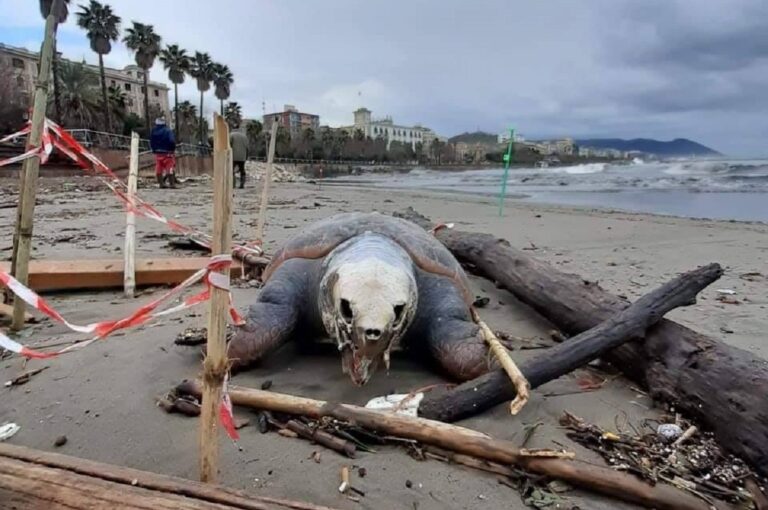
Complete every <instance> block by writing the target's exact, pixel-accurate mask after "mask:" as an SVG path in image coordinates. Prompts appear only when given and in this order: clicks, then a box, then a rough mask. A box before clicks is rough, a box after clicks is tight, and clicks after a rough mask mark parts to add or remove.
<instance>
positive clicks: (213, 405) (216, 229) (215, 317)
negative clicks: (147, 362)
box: [200, 114, 232, 482]
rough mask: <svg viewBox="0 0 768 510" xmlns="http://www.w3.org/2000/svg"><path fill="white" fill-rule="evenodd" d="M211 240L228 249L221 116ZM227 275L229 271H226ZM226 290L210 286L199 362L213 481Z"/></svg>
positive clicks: (220, 250)
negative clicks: (204, 345)
mask: <svg viewBox="0 0 768 510" xmlns="http://www.w3.org/2000/svg"><path fill="white" fill-rule="evenodd" d="M213 126H214V129H213V243H212V246H211V255H222V254H229V253H231V247H230V245H231V244H232V232H231V230H230V223H231V220H232V149H231V148H230V146H229V128H227V123H226V122H225V121H224V117H222V116H221V115H218V114H214V119H213ZM226 274H227V278H229V272H228V271H227V272H226ZM228 308H229V292H228V291H226V290H223V289H218V288H215V287H214V288H211V300H210V307H209V312H208V349H207V355H206V357H205V361H204V362H203V401H202V406H201V407H202V409H201V412H200V481H202V482H214V481H216V474H217V468H218V459H219V439H218V426H217V423H218V422H217V419H216V418H217V416H218V412H217V411H218V409H219V403H220V402H221V392H222V386H223V384H224V378H225V377H226V374H227V343H226V327H227V311H228Z"/></svg>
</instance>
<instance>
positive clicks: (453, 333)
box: [410, 272, 493, 381]
mask: <svg viewBox="0 0 768 510" xmlns="http://www.w3.org/2000/svg"><path fill="white" fill-rule="evenodd" d="M410 343H411V345H412V346H413V347H415V348H416V349H417V350H420V351H422V352H424V353H426V354H428V355H429V356H430V357H431V358H432V359H434V360H435V361H436V362H437V364H438V365H439V366H440V367H441V368H442V369H443V370H444V371H445V372H446V373H447V375H448V376H450V377H451V378H452V379H455V380H457V381H467V380H469V379H474V378H475V377H478V376H480V375H482V374H484V373H485V372H487V371H488V370H490V369H491V368H493V362H492V361H491V358H490V357H489V354H488V347H487V346H486V344H485V341H484V340H483V336H482V332H481V331H480V328H479V327H478V326H477V324H475V323H474V322H472V317H471V315H470V311H469V307H468V306H467V303H466V301H465V300H464V297H463V295H462V293H461V291H460V290H459V289H458V288H457V287H456V285H455V283H454V282H453V280H451V279H450V278H447V277H445V276H438V275H432V274H427V273H424V272H420V273H419V309H418V312H417V316H416V321H415V323H414V329H413V335H411V338H410ZM419 343H420V344H421V345H418V344H419ZM424 343H426V345H424Z"/></svg>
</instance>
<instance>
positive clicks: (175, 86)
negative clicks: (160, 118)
mask: <svg viewBox="0 0 768 510" xmlns="http://www.w3.org/2000/svg"><path fill="white" fill-rule="evenodd" d="M173 129H174V131H176V137H177V138H178V137H179V136H180V135H181V128H180V127H179V84H178V83H174V84H173Z"/></svg>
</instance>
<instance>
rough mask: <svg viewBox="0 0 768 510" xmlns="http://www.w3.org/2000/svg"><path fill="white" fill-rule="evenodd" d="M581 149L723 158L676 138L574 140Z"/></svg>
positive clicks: (488, 141) (481, 137) (470, 136)
mask: <svg viewBox="0 0 768 510" xmlns="http://www.w3.org/2000/svg"><path fill="white" fill-rule="evenodd" d="M448 141H449V142H451V143H458V142H465V143H469V144H475V143H482V144H485V145H496V143H497V138H496V135H494V134H492V133H485V132H483V131H475V132H474V133H462V134H460V135H456V136H453V137H451V138H449V139H448ZM574 143H575V144H576V145H578V146H580V147H592V148H595V149H616V150H620V151H622V152H624V151H639V152H643V153H645V154H655V155H656V156H659V157H690V156H696V157H701V156H722V154H720V153H719V152H717V151H716V150H714V149H711V148H709V147H707V146H706V145H702V144H700V143H697V142H694V141H693V140H688V139H687V138H675V139H674V140H670V141H668V142H664V141H661V140H653V139H651V138H633V139H632V140H625V139H623V138H583V139H580V140H574Z"/></svg>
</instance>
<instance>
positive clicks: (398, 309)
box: [395, 305, 405, 322]
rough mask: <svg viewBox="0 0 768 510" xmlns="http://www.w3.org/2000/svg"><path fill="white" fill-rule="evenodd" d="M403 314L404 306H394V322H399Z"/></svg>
mask: <svg viewBox="0 0 768 510" xmlns="http://www.w3.org/2000/svg"><path fill="white" fill-rule="evenodd" d="M404 314H405V305H395V322H400V320H401V319H402V318H403V315H404Z"/></svg>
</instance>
